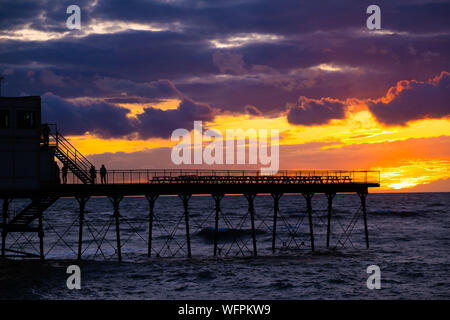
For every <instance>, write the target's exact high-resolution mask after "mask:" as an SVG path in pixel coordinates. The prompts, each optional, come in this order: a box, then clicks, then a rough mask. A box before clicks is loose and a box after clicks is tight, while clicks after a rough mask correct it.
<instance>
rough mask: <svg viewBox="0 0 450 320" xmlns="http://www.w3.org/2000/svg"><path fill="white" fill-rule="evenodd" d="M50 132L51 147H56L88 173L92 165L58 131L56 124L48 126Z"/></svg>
mask: <svg viewBox="0 0 450 320" xmlns="http://www.w3.org/2000/svg"><path fill="white" fill-rule="evenodd" d="M46 125H47V126H48V127H49V129H50V131H49V145H50V146H55V147H56V148H57V149H58V151H59V152H61V153H63V154H64V155H65V156H66V157H67V158H69V159H70V160H72V161H73V162H74V163H75V165H76V166H77V167H78V168H79V169H80V170H83V171H84V172H86V173H88V172H89V169H90V168H91V165H92V163H91V162H90V161H89V160H88V159H86V157H84V156H83V155H82V154H81V153H80V152H79V151H78V150H77V149H76V148H75V147H74V146H73V145H72V144H71V143H70V142H69V141H68V140H67V139H66V138H64V136H62V135H61V134H60V133H59V132H58V129H57V126H56V124H46Z"/></svg>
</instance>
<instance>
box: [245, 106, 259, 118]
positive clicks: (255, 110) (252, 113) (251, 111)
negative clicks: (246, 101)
mask: <svg viewBox="0 0 450 320" xmlns="http://www.w3.org/2000/svg"><path fill="white" fill-rule="evenodd" d="M244 110H245V112H246V113H247V114H249V115H250V116H255V117H260V116H262V113H261V111H259V109H258V108H257V107H255V106H251V105H247V106H245V107H244Z"/></svg>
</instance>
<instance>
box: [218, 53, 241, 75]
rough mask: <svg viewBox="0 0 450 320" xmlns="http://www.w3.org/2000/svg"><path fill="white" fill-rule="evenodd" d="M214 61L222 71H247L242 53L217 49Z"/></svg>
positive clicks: (238, 72) (236, 72) (239, 72)
mask: <svg viewBox="0 0 450 320" xmlns="http://www.w3.org/2000/svg"><path fill="white" fill-rule="evenodd" d="M213 62H214V65H216V66H217V67H218V68H219V71H220V72H221V73H230V74H237V75H239V74H244V73H246V72H247V70H246V68H245V62H244V60H243V59H242V55H240V54H237V53H233V52H228V51H216V52H214V54H213Z"/></svg>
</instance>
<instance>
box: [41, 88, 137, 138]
mask: <svg viewBox="0 0 450 320" xmlns="http://www.w3.org/2000/svg"><path fill="white" fill-rule="evenodd" d="M128 113H129V110H128V109H125V108H121V107H117V106H115V105H112V104H108V103H104V102H100V103H84V104H75V103H71V102H69V101H66V100H64V99H62V98H61V97H58V96H56V95H54V94H52V93H46V94H44V95H43V96H42V118H43V123H56V124H57V125H58V130H60V131H61V132H62V133H63V134H65V135H82V134H84V133H86V132H91V133H93V134H95V135H98V136H100V137H102V138H112V137H121V136H125V135H128V134H130V133H131V132H133V125H132V123H131V121H130V120H129V119H128V118H127V114H128Z"/></svg>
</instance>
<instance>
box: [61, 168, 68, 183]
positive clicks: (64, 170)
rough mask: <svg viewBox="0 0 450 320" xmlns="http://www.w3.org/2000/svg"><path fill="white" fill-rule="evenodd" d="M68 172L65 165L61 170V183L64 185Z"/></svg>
mask: <svg viewBox="0 0 450 320" xmlns="http://www.w3.org/2000/svg"><path fill="white" fill-rule="evenodd" d="M68 170H69V167H68V166H67V164H64V166H63V167H62V169H61V172H62V181H63V183H64V184H66V183H67V171H68Z"/></svg>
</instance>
